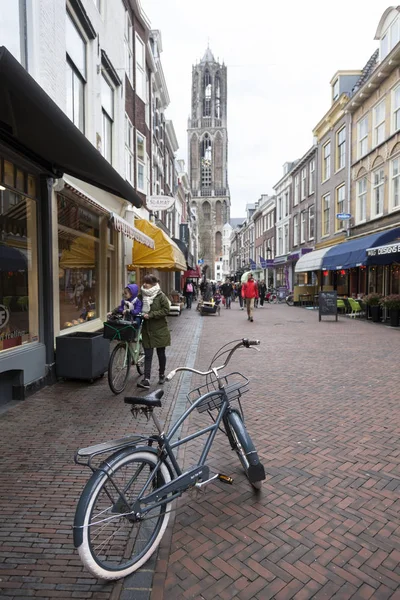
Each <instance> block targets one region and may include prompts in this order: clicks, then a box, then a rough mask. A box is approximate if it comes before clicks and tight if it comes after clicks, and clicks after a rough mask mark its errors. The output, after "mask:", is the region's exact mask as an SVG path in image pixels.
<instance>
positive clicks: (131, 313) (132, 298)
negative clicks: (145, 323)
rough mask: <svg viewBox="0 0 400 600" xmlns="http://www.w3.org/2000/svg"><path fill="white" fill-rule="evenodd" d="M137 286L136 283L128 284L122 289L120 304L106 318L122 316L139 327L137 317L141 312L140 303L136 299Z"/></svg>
mask: <svg viewBox="0 0 400 600" xmlns="http://www.w3.org/2000/svg"><path fill="white" fill-rule="evenodd" d="M138 293H139V286H138V285H136V283H128V284H127V286H126V287H125V288H124V293H123V296H122V300H121V304H120V305H119V306H117V308H114V310H113V311H112V312H110V313H108V315H107V316H108V317H109V316H111V315H118V314H119V315H123V316H124V318H125V319H127V318H128V319H130V320H131V321H132V322H133V323H135V324H136V326H137V327H139V325H140V323H141V322H142V319H141V317H140V316H139V315H140V313H141V312H142V301H141V300H140V298H139V297H138Z"/></svg>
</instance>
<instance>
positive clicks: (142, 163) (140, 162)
mask: <svg viewBox="0 0 400 600" xmlns="http://www.w3.org/2000/svg"><path fill="white" fill-rule="evenodd" d="M139 137H140V138H142V139H143V159H142V158H140V157H139V150H138V138H139ZM141 169H143V171H142V173H143V185H142V186H140V185H139V172H140V171H141ZM136 189H137V190H139V191H140V192H143V194H145V193H146V136H145V135H144V134H143V133H141V132H140V131H136Z"/></svg>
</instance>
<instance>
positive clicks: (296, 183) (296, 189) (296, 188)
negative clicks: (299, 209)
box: [293, 174, 300, 206]
mask: <svg viewBox="0 0 400 600" xmlns="http://www.w3.org/2000/svg"><path fill="white" fill-rule="evenodd" d="M299 191H300V186H299V175H298V174H297V175H295V176H294V197H293V198H294V199H293V206H297V205H298V203H299Z"/></svg>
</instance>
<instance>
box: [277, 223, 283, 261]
mask: <svg viewBox="0 0 400 600" xmlns="http://www.w3.org/2000/svg"><path fill="white" fill-rule="evenodd" d="M277 251H278V252H277V254H278V256H281V255H282V254H283V227H279V228H278V247H277Z"/></svg>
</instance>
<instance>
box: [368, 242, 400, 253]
mask: <svg viewBox="0 0 400 600" xmlns="http://www.w3.org/2000/svg"><path fill="white" fill-rule="evenodd" d="M398 252H400V243H397V244H389V245H387V246H380V247H378V248H368V250H367V254H368V256H379V255H382V254H397V253H398Z"/></svg>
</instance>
